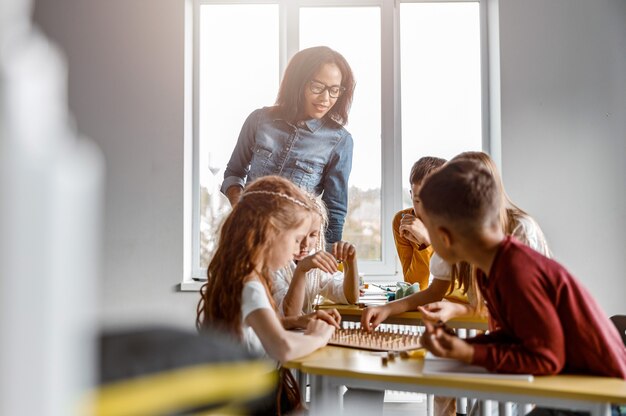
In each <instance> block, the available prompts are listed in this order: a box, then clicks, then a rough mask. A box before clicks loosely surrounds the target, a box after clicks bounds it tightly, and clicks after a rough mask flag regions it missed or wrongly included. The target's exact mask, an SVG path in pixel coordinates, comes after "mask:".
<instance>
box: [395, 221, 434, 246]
mask: <svg viewBox="0 0 626 416" xmlns="http://www.w3.org/2000/svg"><path fill="white" fill-rule="evenodd" d="M398 230H399V232H400V235H401V236H402V237H404V238H406V239H407V240H409V241H412V242H414V243H415V244H417V245H423V244H425V245H427V246H429V245H430V237H429V235H428V230H427V229H426V226H425V225H424V223H423V222H422V221H421V220H420V219H419V218H417V217H416V216H415V215H412V214H404V215H403V216H402V219H401V220H400V227H399V229H398Z"/></svg>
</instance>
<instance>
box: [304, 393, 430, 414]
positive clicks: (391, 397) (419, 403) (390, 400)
mask: <svg viewBox="0 0 626 416" xmlns="http://www.w3.org/2000/svg"><path fill="white" fill-rule="evenodd" d="M308 401H309V389H308V388H307V403H308ZM426 414H427V413H426V395H425V394H421V393H409V392H404V391H393V390H387V391H386V392H385V403H384V404H383V414H382V416H406V415H411V416H426Z"/></svg>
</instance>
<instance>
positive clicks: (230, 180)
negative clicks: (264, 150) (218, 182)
mask: <svg viewBox="0 0 626 416" xmlns="http://www.w3.org/2000/svg"><path fill="white" fill-rule="evenodd" d="M234 185H238V186H241V188H242V189H243V187H244V185H245V182H244V181H243V179H242V178H240V177H239V176H229V177H227V178H225V179H224V182H222V187H221V188H220V191H221V192H222V193H223V194H224V195H226V191H227V190H228V188H230V187H231V186H234Z"/></svg>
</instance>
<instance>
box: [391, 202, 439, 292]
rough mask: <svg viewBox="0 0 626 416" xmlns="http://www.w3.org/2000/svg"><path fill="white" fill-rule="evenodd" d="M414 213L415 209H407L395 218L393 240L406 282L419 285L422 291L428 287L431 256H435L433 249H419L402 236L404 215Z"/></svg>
mask: <svg viewBox="0 0 626 416" xmlns="http://www.w3.org/2000/svg"><path fill="white" fill-rule="evenodd" d="M404 214H411V215H415V214H414V213H413V208H407V209H404V210H402V211H400V212H398V213H397V214H396V215H395V216H394V217H393V223H392V227H393V239H394V241H395V243H396V250H397V251H398V257H400V263H401V264H402V273H403V274H404V281H405V282H409V283H419V285H420V290H424V289H426V288H427V287H428V278H429V276H430V272H429V264H430V256H432V254H433V249H432V247H430V246H428V247H426V248H425V249H423V250H420V249H419V246H418V245H417V244H416V243H414V242H412V241H410V240H407V239H406V238H404V237H402V236H401V235H400V231H399V228H400V220H401V219H402V215H404Z"/></svg>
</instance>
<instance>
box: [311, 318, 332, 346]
mask: <svg viewBox="0 0 626 416" xmlns="http://www.w3.org/2000/svg"><path fill="white" fill-rule="evenodd" d="M334 333H335V327H334V326H332V325H329V324H327V323H326V322H325V321H323V320H321V319H311V320H310V321H309V324H308V325H307V326H306V329H305V330H304V334H305V335H317V336H319V337H322V339H323V340H324V342H328V340H330V337H332V336H333V334H334Z"/></svg>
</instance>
